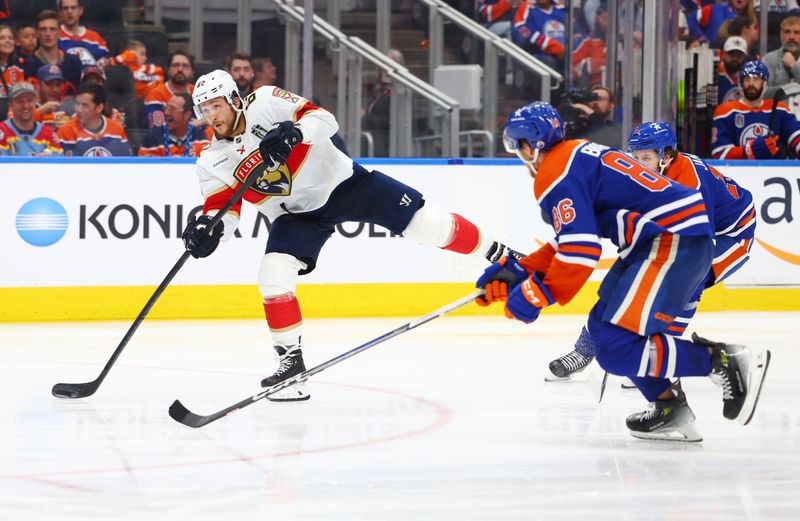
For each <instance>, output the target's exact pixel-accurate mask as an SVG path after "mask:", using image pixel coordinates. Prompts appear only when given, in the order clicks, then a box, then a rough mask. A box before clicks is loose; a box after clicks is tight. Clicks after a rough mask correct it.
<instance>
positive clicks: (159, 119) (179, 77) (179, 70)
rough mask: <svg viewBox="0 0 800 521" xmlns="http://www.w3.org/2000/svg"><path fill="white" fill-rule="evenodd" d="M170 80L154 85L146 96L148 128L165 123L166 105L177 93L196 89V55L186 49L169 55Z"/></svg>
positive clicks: (145, 108) (168, 71)
mask: <svg viewBox="0 0 800 521" xmlns="http://www.w3.org/2000/svg"><path fill="white" fill-rule="evenodd" d="M167 76H168V77H169V80H168V81H166V82H165V83H161V84H159V85H158V86H156V87H154V88H153V90H151V91H150V92H149V93H148V94H147V96H146V97H145V98H144V118H145V126H146V127H147V128H153V127H159V128H160V127H162V126H163V125H164V107H165V106H166V104H167V101H168V100H169V99H170V98H172V97H173V96H175V95H176V94H191V93H192V92H193V91H194V84H192V79H193V78H194V56H192V55H191V54H189V53H187V52H186V51H175V52H173V53H172V54H171V55H170V57H169V67H167Z"/></svg>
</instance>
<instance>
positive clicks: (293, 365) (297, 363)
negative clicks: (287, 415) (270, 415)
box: [261, 345, 311, 402]
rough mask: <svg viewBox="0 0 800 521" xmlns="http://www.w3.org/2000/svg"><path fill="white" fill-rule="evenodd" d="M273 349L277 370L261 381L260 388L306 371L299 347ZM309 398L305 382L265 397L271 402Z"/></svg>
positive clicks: (296, 400)
mask: <svg viewBox="0 0 800 521" xmlns="http://www.w3.org/2000/svg"><path fill="white" fill-rule="evenodd" d="M274 347H275V351H276V352H277V353H278V368H277V369H276V370H275V373H274V374H272V375H271V376H268V377H266V378H264V379H263V380H261V387H272V386H274V385H277V384H279V383H281V382H282V381H284V380H286V379H287V378H291V377H293V376H295V375H298V374H300V373H302V372H304V371H305V370H306V364H305V363H304V362H303V352H302V351H301V349H300V346H299V345H297V346H292V347H290V348H288V349H287V348H285V347H283V346H279V345H276V346H274ZM309 398H311V394H309V393H308V392H307V391H306V382H305V380H304V381H302V382H298V383H296V384H294V385H292V386H290V387H287V388H286V389H282V390H280V391H278V392H276V393H274V394H271V395H269V396H267V399H268V400H271V401H273V402H298V401H303V400H308V399H309Z"/></svg>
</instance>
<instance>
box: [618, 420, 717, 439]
mask: <svg viewBox="0 0 800 521" xmlns="http://www.w3.org/2000/svg"><path fill="white" fill-rule="evenodd" d="M629 432H630V433H631V436H633V437H634V438H637V439H640V440H648V441H671V442H676V441H677V442H680V443H699V442H701V441H703V435H702V434H700V431H699V430H697V428H696V427H695V426H694V424H692V423H690V424H687V425H684V426H683V427H681V428H680V429H675V430H672V431H662V432H658V431H656V432H639V431H629Z"/></svg>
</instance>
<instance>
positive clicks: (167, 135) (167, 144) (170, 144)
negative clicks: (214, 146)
mask: <svg viewBox="0 0 800 521" xmlns="http://www.w3.org/2000/svg"><path fill="white" fill-rule="evenodd" d="M192 106H193V103H192V97H191V96H190V95H188V94H186V93H182V94H176V95H174V96H172V97H171V98H170V99H169V101H167V105H166V107H165V108H164V119H165V122H164V125H163V126H161V127H155V128H151V129H150V130H149V131H148V132H147V135H146V136H145V138H144V141H143V142H142V148H141V149H139V155H140V156H155V157H164V156H194V157H196V156H199V155H200V152H201V151H202V150H203V149H204V148H205V147H207V146H208V145H209V144H210V142H209V140H208V138H207V137H206V135H205V132H203V129H202V128H200V127H197V126H194V125H192V124H191V123H190V122H191V120H192V115H193V108H192Z"/></svg>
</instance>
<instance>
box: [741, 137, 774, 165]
mask: <svg viewBox="0 0 800 521" xmlns="http://www.w3.org/2000/svg"><path fill="white" fill-rule="evenodd" d="M745 153H746V154H747V156H748V157H749V158H750V159H776V158H777V157H778V156H780V154H781V142H780V141H779V139H778V136H777V135H775V134H772V135H770V136H760V137H757V138H755V139H754V140H752V141H750V142H749V143H747V145H745Z"/></svg>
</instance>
